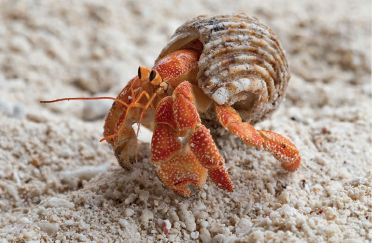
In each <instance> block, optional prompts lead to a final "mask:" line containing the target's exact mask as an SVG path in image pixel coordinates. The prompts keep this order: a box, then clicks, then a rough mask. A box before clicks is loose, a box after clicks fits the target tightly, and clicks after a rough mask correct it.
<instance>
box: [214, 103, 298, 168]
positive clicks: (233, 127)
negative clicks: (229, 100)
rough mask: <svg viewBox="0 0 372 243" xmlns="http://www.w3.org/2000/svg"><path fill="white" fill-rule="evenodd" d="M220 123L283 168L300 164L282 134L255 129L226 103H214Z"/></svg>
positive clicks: (294, 151)
mask: <svg viewBox="0 0 372 243" xmlns="http://www.w3.org/2000/svg"><path fill="white" fill-rule="evenodd" d="M215 106H216V112H217V116H218V119H219V121H220V123H221V124H222V125H223V127H224V128H225V129H227V130H228V131H230V132H232V133H233V134H235V135H237V136H238V137H239V138H240V139H242V140H243V141H244V143H245V144H247V145H250V146H255V147H259V148H263V149H265V150H266V151H268V152H270V153H271V154H272V155H273V156H274V157H275V158H276V159H277V160H279V161H280V162H281V163H282V166H283V168H284V169H286V170H289V171H295V170H297V169H298V167H299V166H300V162H301V157H300V155H299V151H298V149H297V148H296V146H295V145H293V144H292V143H291V142H290V141H289V140H288V139H286V138H284V137H283V136H281V135H279V134H277V133H274V132H270V131H257V130H256V129H255V128H254V127H253V126H251V125H250V124H249V123H247V122H242V119H241V118H240V116H239V114H238V113H237V112H236V111H235V110H234V109H233V108H232V107H231V106H227V105H218V104H217V103H215Z"/></svg>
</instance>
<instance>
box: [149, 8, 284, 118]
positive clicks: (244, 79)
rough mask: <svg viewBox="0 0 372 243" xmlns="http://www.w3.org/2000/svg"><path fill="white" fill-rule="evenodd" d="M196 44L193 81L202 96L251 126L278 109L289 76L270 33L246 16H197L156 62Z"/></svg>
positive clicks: (264, 26) (274, 39)
mask: <svg viewBox="0 0 372 243" xmlns="http://www.w3.org/2000/svg"><path fill="white" fill-rule="evenodd" d="M196 40H199V41H200V42H201V43H202V44H203V49H202V53H201V56H200V60H199V63H198V66H199V72H198V75H197V80H198V85H199V87H201V88H202V90H203V91H204V93H205V94H206V95H207V96H209V97H210V98H211V99H213V100H214V101H215V102H216V103H218V104H225V105H232V106H233V107H234V108H235V109H236V110H237V111H238V112H239V114H240V115H241V117H242V118H243V120H244V121H246V122H249V123H251V124H254V123H256V122H258V121H260V120H262V119H264V118H266V117H267V116H268V115H270V114H271V113H272V112H273V111H274V110H275V109H277V108H278V106H279V104H280V103H281V101H282V100H283V98H284V94H285V90H286V88H287V85H288V81H289V79H290V73H289V64H288V61H287V59H286V57H285V52H284V50H283V49H282V47H281V45H280V43H279V41H278V38H277V36H276V35H275V34H274V33H273V32H272V30H271V29H270V28H269V27H267V26H266V25H264V24H263V23H261V22H259V20H258V19H257V18H254V17H249V16H247V15H245V14H222V15H216V16H210V17H208V16H198V17H196V18H194V19H191V20H190V21H187V22H186V23H184V24H183V25H182V26H180V27H179V28H178V29H177V30H176V32H175V33H174V34H173V36H172V38H171V40H170V41H169V43H168V44H167V45H166V46H165V48H164V49H163V50H162V51H161V53H160V55H159V57H158V59H157V60H156V62H157V61H158V60H159V59H161V58H162V57H164V56H166V55H167V54H169V53H172V52H174V51H177V50H179V49H183V48H185V47H188V46H190V43H192V42H194V41H196Z"/></svg>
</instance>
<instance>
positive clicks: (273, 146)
mask: <svg viewBox="0 0 372 243" xmlns="http://www.w3.org/2000/svg"><path fill="white" fill-rule="evenodd" d="M258 132H259V133H260V135H261V137H262V138H263V139H264V143H263V147H264V149H265V150H267V151H269V152H270V153H272V154H273V155H274V157H275V158H276V159H277V160H279V161H280V162H281V163H282V166H283V167H284V169H286V170H289V171H295V170H297V169H298V167H299V166H300V162H301V156H300V155H299V151H298V149H297V148H296V146H295V145H293V143H291V142H290V141H289V140H288V139H286V138H285V137H283V136H281V135H279V134H277V133H274V132H270V131H258Z"/></svg>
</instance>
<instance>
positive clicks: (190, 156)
mask: <svg viewBox="0 0 372 243" xmlns="http://www.w3.org/2000/svg"><path fill="white" fill-rule="evenodd" d="M211 24H216V23H213V22H211ZM202 51H203V43H202V42H201V41H199V40H195V41H191V42H189V43H187V44H185V45H184V46H183V48H180V49H179V50H176V51H173V52H171V53H170V54H168V55H166V56H165V57H162V58H161V59H160V60H158V61H157V62H156V63H155V65H154V67H153V68H152V70H150V69H148V68H145V67H139V69H138V75H137V76H136V77H134V78H133V79H132V80H130V81H129V83H128V84H127V85H126V86H125V87H124V89H123V90H122V91H121V92H120V94H119V95H118V96H117V98H116V99H115V98H110V97H100V98H66V99H60V100H54V101H43V103H50V102H56V101H61V100H72V99H113V100H115V102H114V103H113V105H112V108H111V110H110V112H109V113H108V115H107V118H106V122H105V125H104V136H105V138H103V139H102V140H101V141H104V140H107V141H108V142H109V143H110V144H111V145H112V147H113V149H114V151H115V155H116V157H117V159H118V161H119V163H120V164H121V165H122V166H123V167H124V168H126V169H129V168H131V164H133V163H134V161H135V160H136V158H135V157H136V153H137V152H136V144H137V140H136V132H135V131H134V129H133V128H132V125H133V124H134V123H139V125H143V126H146V127H147V128H149V129H151V130H153V136H152V141H151V161H152V163H153V164H154V167H155V171H156V174H157V175H158V177H159V179H160V180H161V181H162V182H163V183H164V185H166V186H167V187H169V188H171V189H172V190H173V191H174V192H175V193H177V194H179V195H181V196H184V197H188V196H190V195H191V191H190V189H189V188H188V185H189V184H194V185H195V186H196V187H197V188H201V187H202V186H203V185H204V184H205V182H206V179H207V176H208V175H209V177H210V178H211V180H212V181H213V182H214V183H216V185H217V186H218V187H220V188H222V189H224V190H227V191H230V192H231V191H233V184H232V182H231V180H230V178H229V175H228V171H227V168H226V166H225V163H224V158H223V157H222V156H221V154H220V153H219V151H218V149H217V147H216V145H215V143H214V141H213V139H212V137H211V134H210V132H209V130H208V129H207V128H206V127H205V126H204V125H203V124H202V120H201V118H200V114H203V113H204V112H206V111H209V112H211V111H212V113H213V114H215V116H216V117H217V119H218V122H219V123H220V124H221V125H222V126H223V127H224V128H225V129H227V130H228V131H230V132H231V133H233V134H235V135H236V136H238V137H239V138H240V139H242V140H243V141H244V143H246V144H247V145H249V146H254V147H258V148H262V149H265V150H266V151H269V152H270V153H271V154H273V155H274V157H275V158H276V159H277V160H279V161H280V162H281V163H282V166H283V167H284V168H285V169H286V170H289V171H295V170H296V169H297V168H298V167H299V164H300V160H301V158H300V155H299V151H298V150H297V148H296V147H295V146H294V145H293V144H292V143H291V142H290V141H289V140H287V139H286V138H284V137H283V136H281V135H279V134H276V133H274V132H270V131H257V130H256V129H255V128H254V127H253V126H251V125H250V124H249V123H247V122H243V121H242V119H241V117H240V115H239V113H238V112H237V111H236V110H235V109H234V108H233V107H232V106H230V105H228V104H219V103H218V102H216V100H214V99H212V98H211V97H210V96H208V95H206V94H205V92H204V91H203V89H202V88H201V87H199V85H198V79H197V74H198V72H199V65H198V64H199V60H200V55H201V53H202ZM234 61H235V60H234ZM252 80H253V79H252ZM220 103H221V102H220ZM138 130H139V127H138ZM137 134H138V131H137ZM182 137H185V138H186V141H187V143H186V144H183V143H181V141H180V139H179V138H182Z"/></svg>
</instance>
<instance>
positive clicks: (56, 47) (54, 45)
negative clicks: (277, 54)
mask: <svg viewBox="0 0 372 243" xmlns="http://www.w3.org/2000/svg"><path fill="white" fill-rule="evenodd" d="M370 9H371V2H370V1H346V0H343V1H337V2H335V1H321V0H306V1H276V0H270V1H262V0H260V1H242V0H241V1H223V0H219V1H216V0H213V1H191V0H184V1H142V0H141V1H140V0H136V1H109V2H108V3H103V1H98V0H84V1H36V0H34V1H32V0H19V1H13V0H8V1H5V0H2V1H0V242H1V243H2V242H54V241H55V242H75V241H82V242H83V241H88V242H89V241H92V242H234V241H235V242H371V241H372V175H371V173H370V171H371V169H372V168H371V155H372V149H371V143H372V139H371V125H372V124H371V122H372V119H371V96H372V92H371V82H370V79H371V66H370V65H371V16H370ZM226 11H235V12H245V13H246V14H248V15H253V16H257V17H258V18H259V19H260V20H261V21H263V22H264V23H266V24H267V25H269V26H270V27H271V28H272V29H273V30H274V31H275V32H276V33H277V34H278V36H279V39H280V40H281V42H282V44H283V47H284V49H285V50H286V51H287V54H288V58H289V61H290V63H291V71H292V79H291V81H290V84H289V88H288V91H287V99H286V101H285V102H284V103H283V104H282V105H281V107H280V108H279V110H278V111H277V112H276V113H275V114H274V115H273V117H272V118H271V119H269V120H267V121H264V122H262V123H260V124H258V125H257V126H256V127H257V128H258V129H265V130H271V131H275V132H277V133H280V134H283V135H284V136H286V137H288V138H290V139H291V140H292V141H293V142H294V143H295V144H296V145H297V147H298V148H299V149H300V151H301V156H302V164H301V166H300V168H299V170H298V171H296V172H294V173H288V172H286V171H285V170H284V169H282V168H281V166H280V164H279V163H278V162H277V161H276V160H275V159H274V158H273V157H272V156H271V155H270V154H269V153H267V152H263V151H258V150H256V149H252V148H248V147H247V146H245V145H244V144H243V143H242V142H241V141H240V140H239V139H237V138H235V137H233V136H231V135H229V134H228V133H220V134H219V136H218V138H217V139H216V143H217V145H218V146H219V149H220V151H221V153H222V154H223V156H224V157H225V159H226V164H227V167H228V168H229V174H230V176H231V178H232V180H233V183H234V185H235V191H234V192H233V193H226V192H224V191H222V190H220V189H218V188H217V187H216V186H215V185H214V184H213V183H212V182H211V181H210V180H208V181H207V184H206V185H205V187H204V188H203V189H202V190H200V191H195V192H194V196H193V197H191V198H188V199H184V198H181V197H179V196H176V195H175V194H174V193H173V192H172V191H171V190H169V189H168V188H165V187H164V186H163V185H162V184H161V183H160V181H159V180H158V178H157V177H156V176H155V174H154V171H153V169H152V165H151V162H150V159H149V157H150V153H149V151H150V150H149V144H147V143H144V144H142V145H141V149H140V151H141V152H140V154H141V156H142V157H143V158H144V159H143V160H142V162H141V163H140V164H139V168H140V169H141V171H142V174H143V177H144V181H142V180H141V179H140V176H139V174H138V171H137V170H134V171H132V172H126V171H124V170H123V169H122V168H121V167H119V166H118V164H117V162H116V159H115V157H114V156H113V152H112V151H111V149H110V147H109V146H108V144H107V143H99V139H100V138H101V136H102V126H103V123H104V120H103V117H104V115H105V114H106V113H107V110H108V109H109V107H110V103H111V102H98V101H97V102H72V101H70V102H64V103H58V104H50V105H41V104H39V103H38V101H39V100H48V99H53V98H61V97H75V96H84V97H89V96H92V95H102V94H108V95H110V96H116V94H117V93H118V92H119V91H120V90H121V89H122V88H123V87H124V85H125V83H126V82H127V81H128V80H129V79H130V78H132V77H133V76H135V75H136V72H137V68H138V66H139V65H145V66H148V67H151V66H152V65H153V61H154V60H155V58H156V57H157V55H158V54H159V52H160V50H161V49H162V47H163V46H164V45H165V43H166V42H167V41H168V39H169V37H170V36H171V35H172V33H173V31H174V30H175V28H177V27H178V26H179V25H180V24H181V23H183V22H184V21H185V20H187V19H189V18H191V17H194V16H196V15H199V14H213V13H223V12H226ZM88 120H90V121H88ZM92 120H93V121H92ZM142 138H143V139H144V140H145V141H149V134H148V133H146V132H143V133H142ZM163 224H165V225H168V228H169V226H170V231H169V232H168V233H167V234H165V233H164V232H163Z"/></svg>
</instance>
